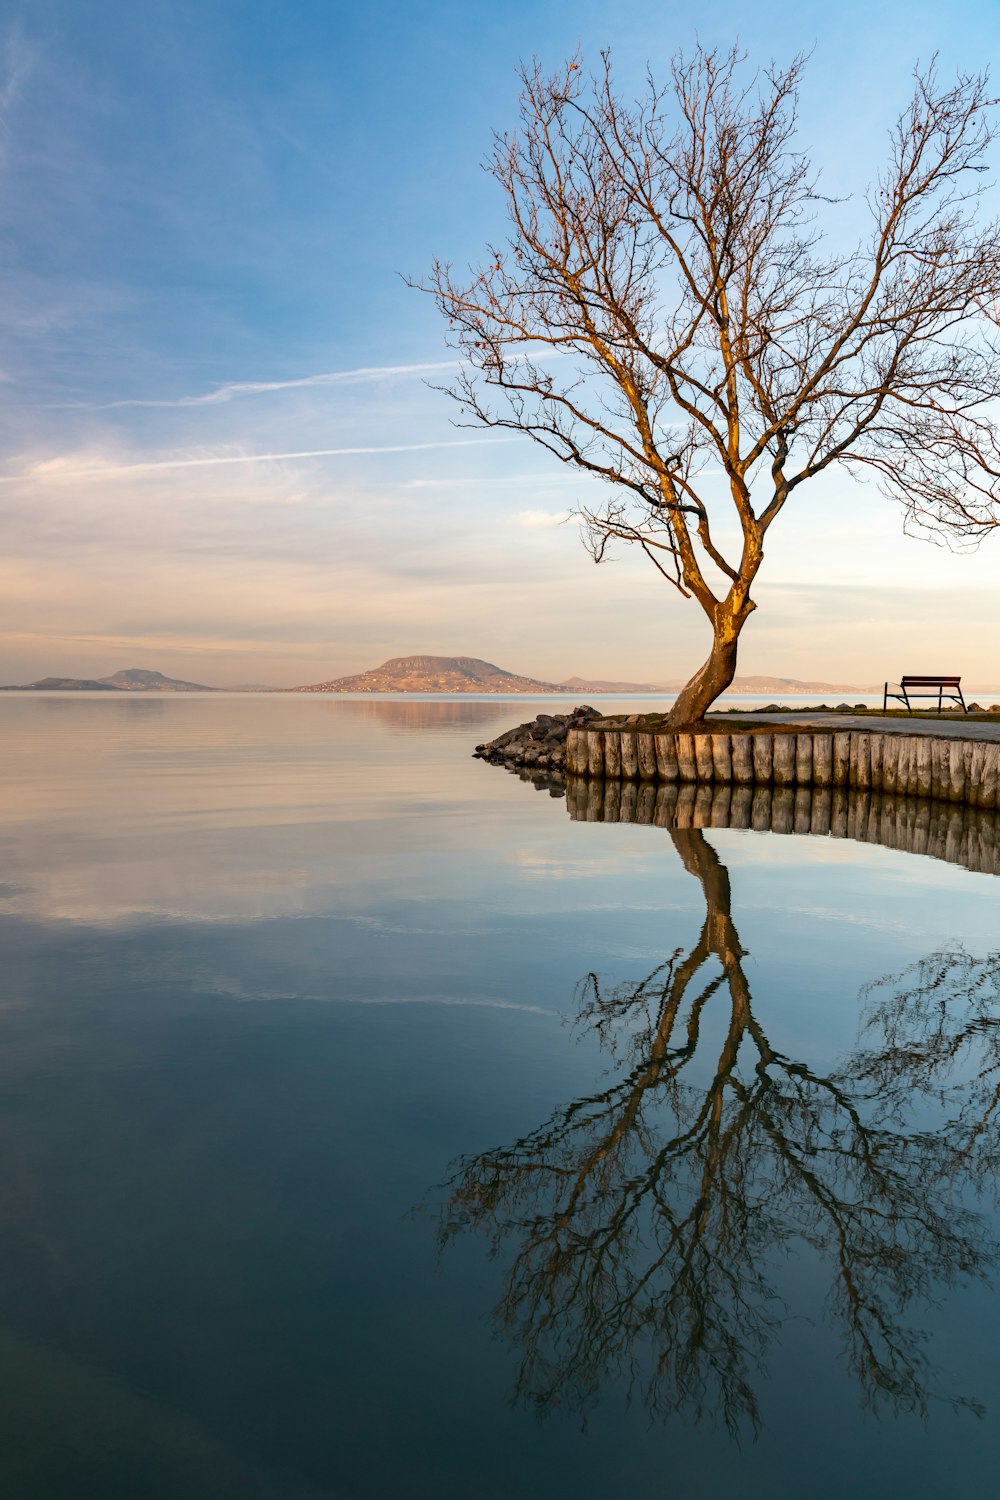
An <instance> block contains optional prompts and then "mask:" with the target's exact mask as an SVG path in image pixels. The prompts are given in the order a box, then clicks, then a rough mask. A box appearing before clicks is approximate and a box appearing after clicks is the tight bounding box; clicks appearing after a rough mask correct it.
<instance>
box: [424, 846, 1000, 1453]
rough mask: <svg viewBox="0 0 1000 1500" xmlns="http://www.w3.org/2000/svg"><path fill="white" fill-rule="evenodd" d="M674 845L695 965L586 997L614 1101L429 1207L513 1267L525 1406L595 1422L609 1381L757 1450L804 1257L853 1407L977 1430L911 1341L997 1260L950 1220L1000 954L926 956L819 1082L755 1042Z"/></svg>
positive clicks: (505, 1317) (703, 879)
mask: <svg viewBox="0 0 1000 1500" xmlns="http://www.w3.org/2000/svg"><path fill="white" fill-rule="evenodd" d="M670 836H671V837H672V839H673V841H674V844H675V846H676V848H677V850H678V853H679V854H680V857H681V859H682V860H683V862H684V866H685V868H686V869H687V870H688V871H689V872H690V873H691V874H692V875H693V876H695V877H696V878H697V879H698V881H699V882H700V883H701V886H702V889H703V891H704V895H705V903H706V916H705V922H704V926H703V927H702V930H701V934H700V936H699V938H698V941H697V943H696V944H695V945H694V947H693V948H692V949H691V951H690V952H688V953H684V952H682V951H681V950H680V949H678V950H677V951H676V952H675V953H673V954H672V955H671V956H670V958H669V959H667V960H666V962H664V963H663V964H661V965H660V966H659V968H657V969H656V970H654V972H653V973H652V974H650V975H648V976H647V977H646V978H645V979H643V980H642V981H641V982H640V983H638V984H625V985H620V986H618V987H617V988H615V989H613V990H612V991H610V992H606V991H605V990H603V989H602V987H601V985H600V983H599V981H598V978H597V976H596V975H594V974H590V975H588V976H587V978H586V979H585V980H584V981H583V982H582V984H581V986H580V991H579V995H578V998H579V1000H580V1002H581V1017H580V1019H581V1022H582V1023H583V1024H586V1025H589V1026H593V1027H594V1028H595V1030H596V1031H597V1033H598V1034H599V1036H600V1039H601V1042H602V1045H603V1046H604V1047H605V1048H606V1049H607V1051H608V1053H609V1054H610V1055H611V1057H612V1058H613V1059H614V1063H613V1066H612V1072H613V1073H615V1074H616V1076H615V1078H614V1081H613V1082H612V1083H611V1084H610V1086H609V1087H608V1088H606V1089H605V1090H604V1091H603V1092H600V1093H595V1094H592V1095H590V1096H589V1097H586V1098H582V1099H577V1100H575V1101H574V1102H573V1103H571V1104H569V1105H566V1106H563V1107H561V1108H559V1109H557V1110H556V1111H555V1113H554V1114H553V1115H552V1116H551V1117H550V1118H549V1119H548V1120H547V1121H545V1123H544V1124H542V1125H540V1126H539V1127H538V1128H537V1129H536V1130H534V1131H532V1132H531V1133H530V1134H529V1135H526V1136H524V1137H523V1138H522V1139H521V1140H518V1141H516V1142H514V1144H513V1145H511V1146H508V1147H505V1148H501V1149H499V1150H491V1151H486V1152H483V1153H482V1154H481V1155H478V1156H475V1157H470V1158H468V1159H465V1160H463V1161H461V1162H459V1163H458V1164H457V1167H456V1169H455V1171H454V1175H453V1176H452V1178H451V1179H450V1181H449V1182H448V1184H447V1193H448V1196H447V1199H446V1201H445V1202H444V1203H443V1204H442V1205H441V1237H442V1241H443V1242H444V1243H447V1242H448V1241H449V1240H450V1239H451V1238H453V1237H454V1236H455V1235H457V1234H458V1233H460V1232H461V1231H463V1230H466V1229H477V1230H481V1231H483V1232H485V1233H486V1234H487V1235H488V1236H489V1237H490V1240H491V1242H492V1246H493V1249H494V1251H496V1252H500V1251H504V1252H507V1251H510V1252H512V1254H513V1260H512V1263H511V1265H510V1268H509V1271H508V1274H507V1276H506V1281H505V1288H504V1294H503V1297H502V1300H501V1301H500V1303H499V1305H498V1307H497V1309H496V1316H497V1319H498V1321H499V1324H500V1325H501V1326H502V1329H503V1330H504V1332H505V1334H506V1335H507V1336H508V1337H509V1338H510V1339H511V1341H512V1342H513V1343H514V1345H515V1346H516V1347H517V1349H518V1350H519V1352H520V1367H519V1374H518V1382H517V1389H518V1394H519V1396H520V1397H521V1398H522V1399H524V1400H527V1401H529V1402H530V1403H532V1404H533V1405H534V1406H536V1407H537V1408H538V1409H539V1410H540V1411H542V1412H544V1411H546V1410H547V1409H549V1408H550V1407H552V1406H553V1405H556V1404H558V1405H560V1406H563V1407H566V1406H569V1407H571V1408H574V1409H576V1410H578V1411H579V1412H580V1413H581V1415H583V1416H585V1415H586V1412H587V1411H588V1409H589V1408H590V1407H591V1405H592V1404H593V1403H595V1402H596V1400H597V1398H598V1394H599V1390H600V1387H601V1385H602V1382H603V1381H605V1380H606V1379H608V1378H610V1377H621V1376H624V1377H626V1379H627V1380H628V1382H629V1387H630V1390H631V1392H632V1393H633V1394H640V1395H641V1397H642V1399H643V1400H644V1401H645V1403H646V1404H647V1406H648V1407H649V1409H650V1410H651V1411H652V1412H654V1413H656V1414H660V1415H666V1414H668V1413H669V1412H671V1411H675V1410H680V1409H682V1408H684V1409H687V1410H688V1411H690V1412H693V1413H694V1414H695V1415H696V1416H698V1417H701V1416H708V1415H711V1416H717V1417H721V1418H722V1419H723V1420H724V1421H725V1423H726V1424H727V1425H728V1427H729V1428H730V1429H731V1430H736V1429H738V1428H740V1427H741V1426H743V1425H744V1424H745V1423H747V1422H749V1423H750V1424H751V1425H753V1426H756V1425H757V1423H758V1421H759V1416H760V1413H759V1406H758V1396H757V1391H756V1385H757V1384H758V1383H759V1381H760V1379H761V1377H762V1376H763V1375H765V1373H766V1369H765V1365H766V1358H767V1355H768V1352H769V1349H770V1347H771V1346H772V1343H773V1340H774V1337H775V1335H776V1333H777V1332H778V1330H779V1329H780V1327H781V1325H782V1324H783V1323H784V1321H785V1320H786V1318H787V1317H788V1316H790V1314H791V1311H792V1309H791V1308H790V1307H789V1306H788V1305H787V1304H786V1302H785V1300H784V1299H783V1297H782V1295H781V1293H780V1292H779V1290H778V1287H777V1284H776V1283H777V1280H778V1276H777V1272H778V1269H779V1265H780V1261H781V1258H782V1257H783V1256H787V1255H789V1254H790V1253H792V1252H794V1251H796V1250H800V1249H801V1248H802V1246H803V1244H805V1245H807V1246H809V1247H812V1250H813V1251H815V1252H816V1254H817V1256H818V1257H819V1258H820V1259H821V1263H822V1264H823V1265H824V1266H825V1267H827V1268H828V1272H829V1278H830V1285H829V1293H828V1297H827V1309H828V1314H829V1316H830V1318H831V1319H832V1320H833V1321H835V1322H836V1323H837V1325H839V1328H840V1330H841V1332H842V1339H843V1347H844V1354H845V1357H846V1359H847V1360H848V1362H849V1364H850V1365H851V1366H852V1367H853V1370H854V1373H855V1374H856V1376H857V1379H858V1381H859V1384H860V1387H861V1391H862V1393H863V1400H864V1402H865V1404H866V1405H868V1406H869V1407H871V1408H873V1409H875V1410H883V1409H885V1408H886V1407H888V1408H890V1409H893V1410H897V1411H902V1410H910V1411H913V1410H916V1411H919V1412H923V1411H925V1410H926V1408H927V1404H928V1401H929V1400H930V1399H931V1398H932V1397H938V1398H941V1399H946V1400H949V1401H951V1402H953V1403H955V1404H960V1405H965V1406H971V1407H973V1408H974V1409H978V1408H976V1406H975V1403H974V1402H972V1401H970V1400H968V1399H966V1398H962V1397H957V1396H950V1395H945V1394H944V1393H942V1392H940V1391H936V1390H935V1389H934V1371H933V1368H932V1366H931V1364H930V1361H929V1358H928V1351H927V1338H926V1336H925V1335H924V1334H923V1333H922V1332H921V1331H920V1329H919V1327H918V1326H915V1319H917V1318H919V1314H920V1309H921V1308H922V1307H926V1306H927V1305H928V1304H929V1303H930V1302H931V1301H932V1299H934V1298H936V1297H938V1296H940V1294H941V1293H942V1292H944V1291H946V1290H947V1289H948V1288H949V1287H953V1286H955V1285H957V1284H958V1283H960V1282H962V1281H967V1280H970V1279H976V1278H980V1279H984V1280H985V1279H986V1278H987V1277H988V1276H989V1274H990V1272H991V1271H992V1268H993V1266H994V1263H995V1260H996V1257H997V1245H996V1243H995V1241H994V1239H993V1236H992V1233H991V1232H990V1230H989V1228H988V1225H987V1222H986V1220H985V1219H984V1218H983V1217H982V1216H981V1215H980V1214H979V1213H978V1212H977V1211H976V1210H975V1209H974V1208H970V1207H969V1206H968V1203H966V1202H963V1198H966V1199H968V1198H969V1197H970V1194H969V1189H970V1188H973V1189H977V1190H981V1189H982V1187H983V1186H984V1184H985V1183H987V1182H990V1181H994V1180H995V1178H996V1171H997V1165H998V1157H997V1136H996V1120H997V1110H998V1096H1000V954H993V955H991V956H990V957H989V958H987V959H985V960H975V959H973V958H971V957H970V956H969V955H968V954H966V953H965V952H964V951H963V950H957V951H954V952H948V953H940V954H935V955H934V956H933V957H931V958H928V959H926V960H925V961H923V962H921V963H920V964H917V965H916V966H914V967H913V968H912V969H910V970H907V971H906V972H905V973H904V974H902V975H899V976H896V977H887V978H885V979H882V980H879V981H877V982H876V983H875V984H873V985H870V986H869V987H868V988H867V990H866V991H865V992H864V997H863V998H864V1000H865V1003H866V1010H865V1014H864V1019H863V1023H862V1043H863V1044H862V1045H861V1046H860V1047H859V1048H858V1050H856V1051H855V1052H854V1054H853V1055H852V1056H850V1057H849V1058H848V1059H847V1060H846V1062H845V1063H844V1064H843V1066H841V1067H839V1068H838V1069H837V1070H835V1071H833V1072H830V1073H826V1074H824V1073H820V1072H817V1071H815V1070H814V1069H813V1068H811V1067H810V1066H808V1065H807V1064H805V1063H803V1062H799V1061H796V1060H795V1059H794V1058H792V1057H789V1056H787V1055H786V1054H784V1053H782V1052H780V1051H778V1050H777V1049H776V1048H775V1046H774V1045H772V1042H771V1040H770V1038H769V1037H768V1036H767V1035H766V1034H765V1032H764V1030H763V1028H762V1026H761V1025H760V1023H759V1022H758V1020H757V1018H756V1017H755V1016H754V1013H753V1008H752V1002H751V994H750V988H749V985H748V983H747V978H746V974H745V973H744V969H743V958H744V950H743V948H742V947H741V945H740V940H739V936H738V934H737V931H736V927H735V926H734V924H733V920H732V915H731V906H730V885H729V875H728V871H727V870H726V868H725V866H724V865H723V864H722V862H721V861H720V859H719V857H718V855H717V853H716V851H715V849H714V848H713V847H712V845H711V844H709V843H708V841H707V840H706V838H705V836H704V834H703V833H702V832H701V831H700V830H698V829H683V830H681V829H675V830H673V831H672V832H671V835H670ZM723 995H724V996H725V997H726V1000H725V1013H724V1017H723V1018H722V1019H721V1026H720V1018H719V1016H718V1015H713V1012H717V1011H718V1006H719V1001H720V1000H721V998H722V996H723ZM720 1034H721V1045H720V1043H719V1037H720ZM706 1054H708V1055H707V1056H706ZM616 1070H617V1071H616ZM932 1114H933V1116H935V1117H936V1118H937V1119H938V1120H943V1121H944V1123H943V1124H940V1125H936V1126H934V1127H931V1126H929V1125H928V1124H927V1120H928V1119H929V1118H930V1117H931V1115H932Z"/></svg>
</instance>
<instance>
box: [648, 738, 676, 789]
mask: <svg viewBox="0 0 1000 1500" xmlns="http://www.w3.org/2000/svg"><path fill="white" fill-rule="evenodd" d="M654 743H655V745H656V774H657V776H658V777H659V779H660V780H661V781H676V780H677V777H678V774H679V772H678V769H677V741H676V739H675V737H674V736H673V735H672V734H657V735H655V736H654Z"/></svg>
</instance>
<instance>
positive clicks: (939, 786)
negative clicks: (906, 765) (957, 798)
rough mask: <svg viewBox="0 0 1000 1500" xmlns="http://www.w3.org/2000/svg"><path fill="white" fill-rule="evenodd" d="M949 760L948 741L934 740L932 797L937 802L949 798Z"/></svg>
mask: <svg viewBox="0 0 1000 1500" xmlns="http://www.w3.org/2000/svg"><path fill="white" fill-rule="evenodd" d="M949 759H950V757H949V753H948V741H947V740H941V739H934V740H932V741H931V796H932V797H933V798H934V799H935V801H937V802H942V801H944V800H945V799H946V798H947V796H948V777H949V771H950V766H949Z"/></svg>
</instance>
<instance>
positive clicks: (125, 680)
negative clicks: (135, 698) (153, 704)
mask: <svg viewBox="0 0 1000 1500" xmlns="http://www.w3.org/2000/svg"><path fill="white" fill-rule="evenodd" d="M100 681H101V682H102V683H104V684H105V685H106V686H107V687H113V688H118V689H119V690H120V691H121V692H123V693H214V692H215V691H216V689H215V688H210V687H206V686H205V684H204V683H202V682H183V681H182V680H181V679H180V678H178V677H164V675H163V673H162V672H150V671H147V670H146V668H145V667H127V668H126V669H125V670H124V671H123V672H115V674H114V676H112V677H102V678H101V679H100Z"/></svg>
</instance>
